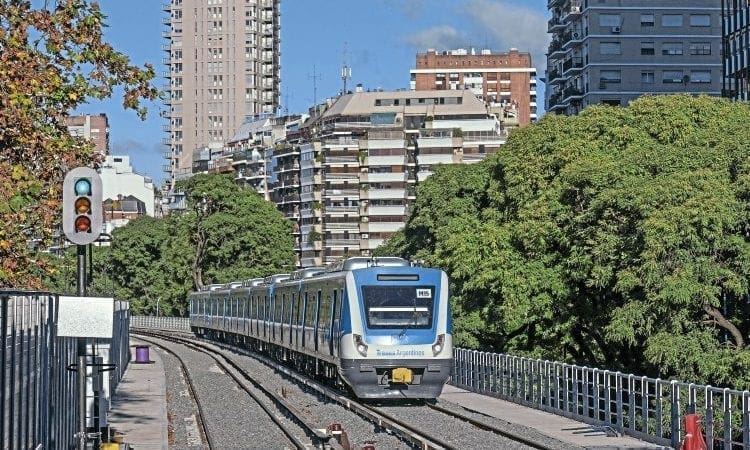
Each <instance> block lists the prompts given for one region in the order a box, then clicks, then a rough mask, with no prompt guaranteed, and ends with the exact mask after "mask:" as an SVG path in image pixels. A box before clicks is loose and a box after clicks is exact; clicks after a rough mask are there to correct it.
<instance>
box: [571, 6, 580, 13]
mask: <svg viewBox="0 0 750 450" xmlns="http://www.w3.org/2000/svg"><path fill="white" fill-rule="evenodd" d="M580 12H581V5H572V6H571V7H570V13H571V14H579V13H580Z"/></svg>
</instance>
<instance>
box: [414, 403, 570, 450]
mask: <svg viewBox="0 0 750 450" xmlns="http://www.w3.org/2000/svg"><path fill="white" fill-rule="evenodd" d="M424 404H425V405H426V406H427V407H428V408H431V409H434V410H436V411H440V412H441V413H443V414H447V415H449V416H452V417H455V418H457V419H461V420H463V421H465V422H468V423H470V424H472V425H474V426H475V427H477V428H481V429H483V430H486V431H490V432H492V433H495V434H498V435H500V436H503V437H505V438H508V439H510V440H512V441H515V442H520V443H521V444H524V445H528V446H529V447H532V448H537V449H540V450H556V449H557V447H553V446H550V445H545V444H543V443H541V442H537V441H534V440H533V439H530V438H528V437H526V436H521V435H518V434H516V433H513V432H511V431H508V430H503V429H501V428H498V427H495V426H493V425H490V424H488V423H484V422H482V421H480V420H477V419H474V418H473V417H470V416H468V415H466V414H461V413H460V412H457V411H453V410H450V409H448V408H445V407H443V406H440V405H438V404H437V403H434V402H429V401H425V402H424Z"/></svg>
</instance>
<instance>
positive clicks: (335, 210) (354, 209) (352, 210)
mask: <svg viewBox="0 0 750 450" xmlns="http://www.w3.org/2000/svg"><path fill="white" fill-rule="evenodd" d="M326 214H359V206H326Z"/></svg>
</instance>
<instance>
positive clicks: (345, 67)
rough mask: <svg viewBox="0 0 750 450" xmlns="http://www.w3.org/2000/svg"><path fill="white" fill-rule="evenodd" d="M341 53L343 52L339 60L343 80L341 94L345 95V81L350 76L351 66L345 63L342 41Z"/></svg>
mask: <svg viewBox="0 0 750 450" xmlns="http://www.w3.org/2000/svg"><path fill="white" fill-rule="evenodd" d="M343 53H344V54H343V57H342V62H341V81H343V82H344V90H343V91H341V95H346V92H347V91H346V81H347V80H349V79H350V78H351V77H352V68H351V67H349V66H348V65H347V64H346V42H344V52H343Z"/></svg>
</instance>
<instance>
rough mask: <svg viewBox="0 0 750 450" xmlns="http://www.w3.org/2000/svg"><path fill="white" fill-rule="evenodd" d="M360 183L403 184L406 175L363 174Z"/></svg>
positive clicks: (401, 173)
mask: <svg viewBox="0 0 750 450" xmlns="http://www.w3.org/2000/svg"><path fill="white" fill-rule="evenodd" d="M360 181H361V182H363V183H388V182H404V181H406V173H404V172H390V173H372V172H370V173H363V174H362V176H361V177H360Z"/></svg>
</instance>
